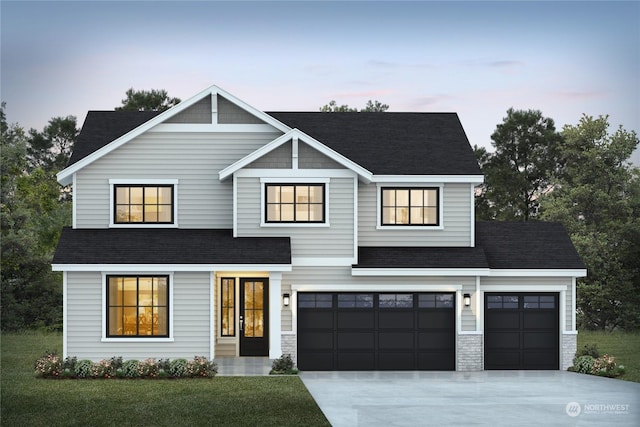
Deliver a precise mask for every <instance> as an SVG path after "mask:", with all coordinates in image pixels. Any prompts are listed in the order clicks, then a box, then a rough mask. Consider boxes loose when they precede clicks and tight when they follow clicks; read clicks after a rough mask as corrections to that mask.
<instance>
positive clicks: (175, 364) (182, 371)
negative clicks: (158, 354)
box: [169, 359, 189, 378]
mask: <svg viewBox="0 0 640 427" xmlns="http://www.w3.org/2000/svg"><path fill="white" fill-rule="evenodd" d="M188 365H189V362H188V361H187V359H175V360H172V361H171V363H169V375H171V376H173V377H177V378H182V377H186V376H188V371H187V366H188Z"/></svg>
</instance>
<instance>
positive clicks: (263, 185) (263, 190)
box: [260, 177, 331, 228]
mask: <svg viewBox="0 0 640 427" xmlns="http://www.w3.org/2000/svg"><path fill="white" fill-rule="evenodd" d="M330 181H331V180H330V179H329V178H304V177H300V178H282V179H281V178H261V179H260V227H296V228H297V227H301V228H304V227H311V228H318V227H330V226H331V224H330V222H329V212H330V209H329V207H330V204H329V196H330ZM320 184H322V185H323V187H324V222H267V185H320Z"/></svg>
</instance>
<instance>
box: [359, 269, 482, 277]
mask: <svg viewBox="0 0 640 427" xmlns="http://www.w3.org/2000/svg"><path fill="white" fill-rule="evenodd" d="M351 275H352V276H377V277H401V276H487V275H489V269H488V268H352V269H351Z"/></svg>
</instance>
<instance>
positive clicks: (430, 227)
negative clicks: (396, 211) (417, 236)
mask: <svg viewBox="0 0 640 427" xmlns="http://www.w3.org/2000/svg"><path fill="white" fill-rule="evenodd" d="M376 230H394V231H402V230H411V231H415V230H422V231H427V230H444V225H378V226H376Z"/></svg>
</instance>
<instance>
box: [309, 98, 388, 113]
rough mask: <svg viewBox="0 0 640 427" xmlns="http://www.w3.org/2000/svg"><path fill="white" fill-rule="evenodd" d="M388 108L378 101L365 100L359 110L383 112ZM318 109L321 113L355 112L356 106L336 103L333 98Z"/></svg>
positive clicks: (356, 110)
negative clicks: (365, 102)
mask: <svg viewBox="0 0 640 427" xmlns="http://www.w3.org/2000/svg"><path fill="white" fill-rule="evenodd" d="M388 109H389V106H388V105H387V104H382V103H381V102H380V101H371V100H369V101H367V104H366V106H365V107H364V108H363V109H361V110H360V112H364V113H383V112H385V111H387V110H388ZM320 111H322V112H323V113H357V112H358V109H357V108H351V107H349V106H348V105H346V104H345V105H338V103H337V102H336V101H335V100H332V101H330V102H329V103H328V104H326V105H323V106H322V107H320Z"/></svg>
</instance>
